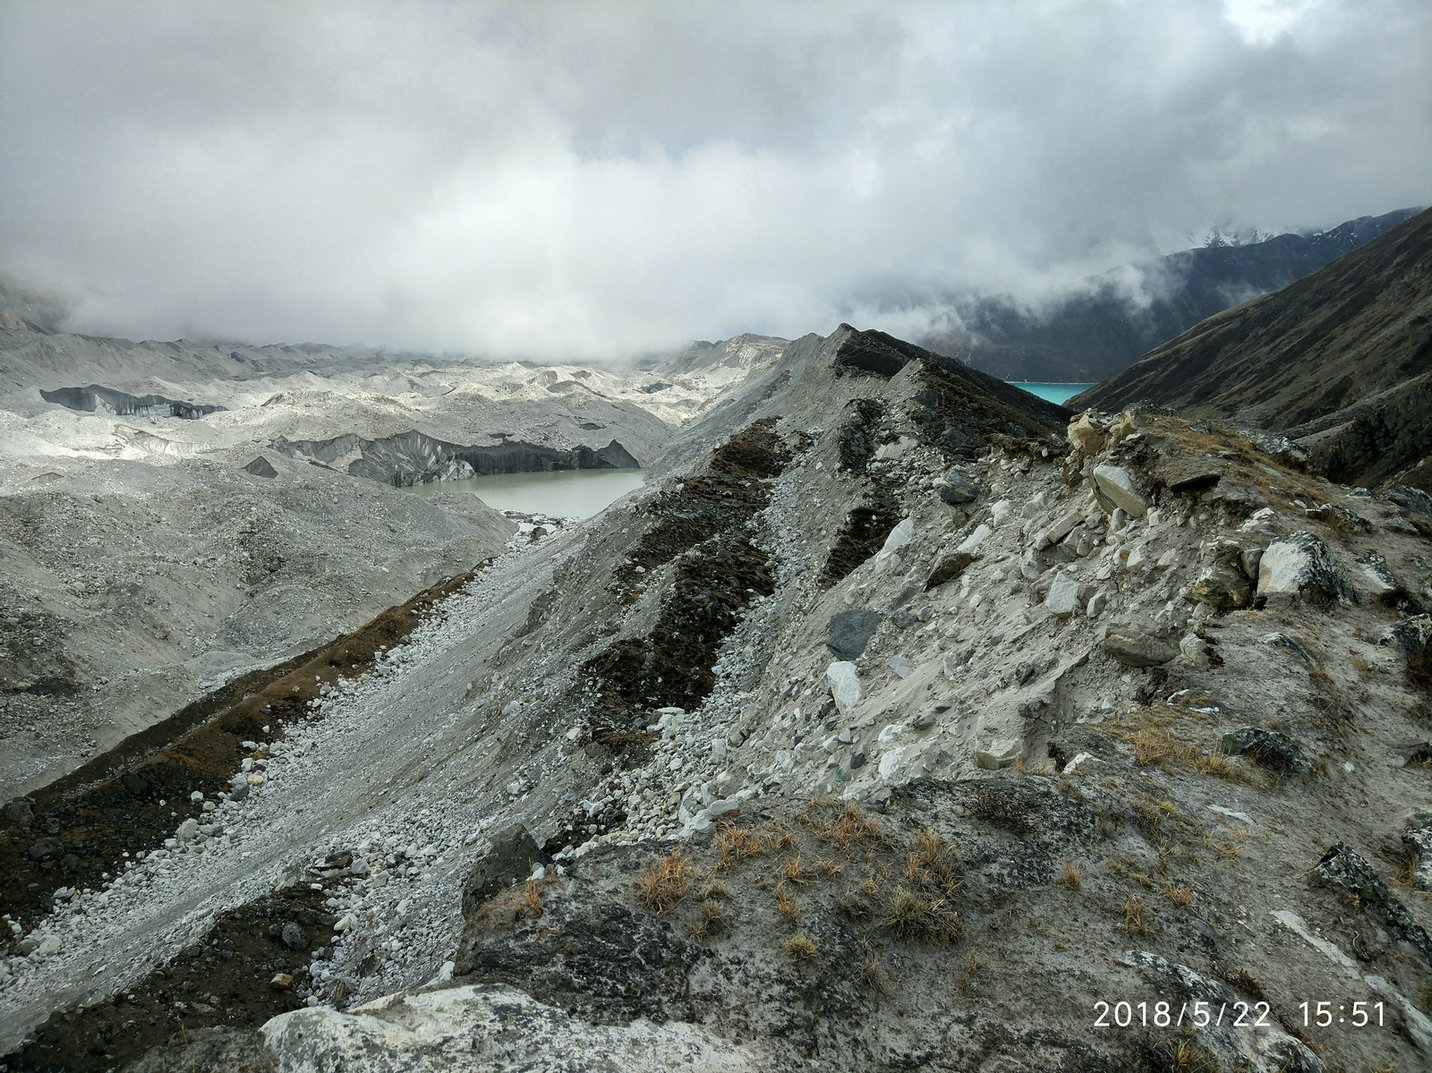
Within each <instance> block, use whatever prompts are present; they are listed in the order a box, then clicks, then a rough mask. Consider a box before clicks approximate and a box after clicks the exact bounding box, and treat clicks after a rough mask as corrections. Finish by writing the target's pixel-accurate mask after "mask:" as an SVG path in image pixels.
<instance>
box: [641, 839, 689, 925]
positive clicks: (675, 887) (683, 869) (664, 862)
mask: <svg viewBox="0 0 1432 1073" xmlns="http://www.w3.org/2000/svg"><path fill="white" fill-rule="evenodd" d="M694 874H695V870H694V869H693V867H692V864H691V860H690V858H688V857H687V856H686V854H685V853H683V852H682V850H681V847H680V846H677V847H676V848H675V849H673V850H672V851H671V852H670V853H669V854H667V855H666V856H665V857H658V858H657V859H656V860H655V861H653V862H652V863H651V864H650V865H648V866H647V869H646V874H645V875H643V876H642V878H641V879H640V880H639V881H638V883H637V898H638V900H640V902H641V904H642V905H644V906H646V907H647V908H648V909H652V910H655V912H656V913H657V915H658V916H662V915H664V914H666V913H669V912H670V911H671V910H673V909H675V908H676V907H677V906H678V905H680V904H681V900H682V899H683V898H685V897H686V891H687V888H688V887H689V886H690V885H691V880H692V879H693V878H694Z"/></svg>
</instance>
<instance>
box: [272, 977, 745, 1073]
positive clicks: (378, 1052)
mask: <svg viewBox="0 0 1432 1073" xmlns="http://www.w3.org/2000/svg"><path fill="white" fill-rule="evenodd" d="M262 1031H263V1034H264V1037H265V1038H266V1039H267V1041H268V1045H269V1047H270V1048H271V1049H272V1050H273V1052H274V1053H275V1054H276V1055H277V1056H278V1064H279V1068H280V1069H293V1070H299V1069H309V1070H318V1069H326V1070H338V1069H352V1070H360V1069H379V1068H381V1069H383V1070H385V1071H386V1073H420V1071H421V1073H431V1071H435V1070H453V1071H461V1070H472V1071H478V1070H499V1069H511V1070H517V1069H525V1070H538V1069H542V1070H551V1071H553V1073H556V1071H564V1073H579V1071H581V1073H619V1071H629V1073H665V1071H667V1070H673V1069H709V1070H720V1071H722V1073H748V1071H749V1073H755V1071H757V1070H762V1069H765V1068H767V1064H766V1062H764V1061H762V1060H761V1059H760V1058H759V1057H757V1056H753V1055H751V1054H750V1053H749V1052H748V1051H747V1050H746V1049H745V1048H744V1047H743V1046H741V1045H740V1044H738V1043H731V1042H728V1041H726V1040H724V1039H722V1038H720V1037H719V1036H716V1035H715V1034H714V1033H711V1032H709V1031H708V1030H707V1029H705V1028H703V1027H701V1026H700V1025H697V1024H689V1023H687V1022H686V1021H684V1020H667V1021H666V1022H665V1023H663V1024H653V1023H652V1022H651V1021H649V1020H645V1019H638V1020H630V1019H625V1020H622V1021H618V1022H616V1023H598V1024H592V1023H588V1022H587V1021H584V1020H582V1019H581V1018H579V1017H577V1016H575V1015H573V1014H569V1013H566V1012H564V1011H563V1010H562V1009H560V1008H557V1007H555V1006H552V1005H546V1004H544V1003H541V1002H538V1001H537V1000H536V999H534V998H533V997H532V996H531V995H528V994H526V993H525V992H524V991H522V990H519V989H518V988H516V987H511V986H508V985H506V984H478V985H470V986H466V987H451V988H446V989H443V990H437V991H417V992H406V993H402V994H398V995H390V996H388V997H386V998H382V999H378V1000H377V1001H375V1002H370V1003H367V1004H366V1005H363V1006H357V1007H354V1008H353V1009H352V1010H350V1011H348V1012H346V1013H340V1012H339V1011H337V1010H334V1009H329V1008H324V1007H314V1008H311V1009H302V1010H295V1011H294V1012H293V1013H285V1014H280V1015H279V1016H278V1017H275V1018H273V1019H272V1020H270V1021H269V1022H268V1023H267V1024H265V1025H264V1026H263V1029H262ZM475 1041H477V1042H475Z"/></svg>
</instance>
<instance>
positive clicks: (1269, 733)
mask: <svg viewBox="0 0 1432 1073" xmlns="http://www.w3.org/2000/svg"><path fill="white" fill-rule="evenodd" d="M1220 748H1222V750H1223V751H1224V752H1225V753H1228V754H1229V755H1230V756H1239V755H1244V756H1247V757H1249V759H1251V760H1252V761H1253V762H1254V763H1256V764H1257V765H1258V766H1259V767H1264V768H1267V769H1268V770H1269V771H1273V772H1276V773H1277V774H1279V775H1309V774H1311V773H1312V770H1313V764H1312V761H1310V760H1309V759H1308V758H1307V757H1306V756H1305V755H1303V750H1302V749H1300V748H1298V743H1297V742H1295V741H1294V740H1293V739H1292V738H1290V737H1288V735H1286V734H1280V733H1279V732H1278V731H1276V730H1264V729H1263V728H1262V727H1256V726H1246V727H1239V728H1238V729H1237V730H1231V731H1229V732H1228V733H1227V734H1225V735H1223V742H1222V745H1221V746H1220Z"/></svg>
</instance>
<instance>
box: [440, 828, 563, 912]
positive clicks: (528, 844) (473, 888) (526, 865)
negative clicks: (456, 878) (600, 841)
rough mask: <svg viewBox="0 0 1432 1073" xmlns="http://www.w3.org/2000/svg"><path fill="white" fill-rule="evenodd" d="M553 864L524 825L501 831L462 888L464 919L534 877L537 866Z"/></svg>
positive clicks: (479, 859) (478, 860) (469, 874)
mask: <svg viewBox="0 0 1432 1073" xmlns="http://www.w3.org/2000/svg"><path fill="white" fill-rule="evenodd" d="M550 860H551V858H550V857H548V856H547V854H545V853H543V852H542V847H541V846H539V845H537V842H536V840H535V839H534V838H533V837H532V835H531V834H529V833H528V831H527V828H525V827H523V826H522V825H521V824H520V823H514V824H513V825H512V826H510V827H507V828H504V829H503V830H502V831H499V832H498V833H497V834H496V835H494V836H493V839H492V844H491V846H490V848H489V849H488V850H487V852H486V853H484V854H483V855H482V856H481V857H479V858H478V859H477V862H476V863H475V864H474V865H473V866H472V871H470V872H469V873H468V874H467V879H466V880H465V881H464V883H463V885H462V912H463V915H464V916H468V917H470V916H472V915H473V914H474V913H475V912H477V910H478V909H479V908H480V907H481V906H482V903H483V902H485V901H487V899H489V898H491V897H492V896H493V895H494V894H496V893H498V892H499V891H502V890H506V889H507V888H508V887H510V886H512V884H513V883H516V882H517V881H518V880H521V879H526V878H527V877H528V876H529V875H531V874H532V866H533V865H534V864H547V863H548V862H549V861H550Z"/></svg>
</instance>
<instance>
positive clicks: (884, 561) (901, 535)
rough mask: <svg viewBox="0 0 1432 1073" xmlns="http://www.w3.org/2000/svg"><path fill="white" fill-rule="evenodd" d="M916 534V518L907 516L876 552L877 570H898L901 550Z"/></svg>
mask: <svg viewBox="0 0 1432 1073" xmlns="http://www.w3.org/2000/svg"><path fill="white" fill-rule="evenodd" d="M914 536H915V519H914V518H906V519H905V520H904V521H902V522H901V523H900V524H899V525H897V526H896V527H895V528H894V529H892V530H890V535H889V536H887V537H886V538H885V545H884V547H882V548H881V549H880V550H879V551H877V552H876V553H875V569H876V570H886V569H888V570H892V571H893V570H898V569H899V563H900V552H902V551H904V550H905V546H906V545H907V544H909V543H910V541H911V540H912V539H913V538H914Z"/></svg>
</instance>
